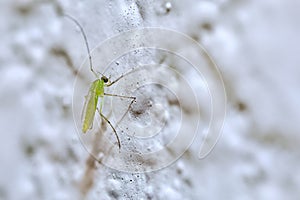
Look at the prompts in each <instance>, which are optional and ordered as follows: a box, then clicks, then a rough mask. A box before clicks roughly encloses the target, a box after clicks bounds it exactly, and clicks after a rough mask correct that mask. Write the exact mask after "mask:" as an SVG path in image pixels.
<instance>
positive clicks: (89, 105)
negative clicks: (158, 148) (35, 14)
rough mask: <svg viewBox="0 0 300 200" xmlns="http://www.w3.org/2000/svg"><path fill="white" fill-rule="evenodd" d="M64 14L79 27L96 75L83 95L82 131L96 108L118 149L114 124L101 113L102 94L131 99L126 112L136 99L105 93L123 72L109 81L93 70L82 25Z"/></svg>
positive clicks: (91, 121) (91, 124)
mask: <svg viewBox="0 0 300 200" xmlns="http://www.w3.org/2000/svg"><path fill="white" fill-rule="evenodd" d="M64 16H65V17H67V18H69V19H70V20H71V21H73V22H74V23H75V24H76V25H77V26H78V27H79V29H80V32H81V34H82V36H83V39H84V41H85V45H86V48H87V52H88V56H89V63H90V70H91V72H92V73H93V74H94V75H95V77H96V80H95V81H93V82H92V84H91V86H90V88H89V91H88V94H87V95H86V96H85V103H84V107H83V110H82V132H83V133H86V132H87V131H88V130H89V129H91V128H92V126H93V122H94V117H95V112H96V110H97V111H98V113H99V115H100V116H101V118H102V119H103V120H105V121H106V122H107V123H108V124H109V125H110V127H111V128H112V130H113V132H114V133H115V136H116V138H117V141H118V146H119V149H120V148H121V142H120V139H119V136H118V134H117V131H116V129H115V128H114V126H113V125H112V123H111V122H110V121H109V120H108V118H107V117H106V116H104V115H103V113H102V107H103V102H104V96H112V97H119V98H127V99H131V103H130V104H129V107H128V109H127V112H128V110H129V108H130V106H131V105H132V104H133V102H134V101H135V100H136V97H131V96H123V95H117V94H108V93H105V90H104V88H105V87H109V86H112V85H113V84H114V83H116V82H118V81H119V80H120V79H121V78H123V77H124V74H122V75H121V76H120V77H119V78H117V79H116V80H114V81H110V80H109V78H107V77H106V76H105V75H104V74H102V73H100V72H95V70H94V68H93V64H92V57H91V53H90V48H89V44H88V41H87V37H86V34H85V32H84V30H83V28H82V26H81V25H80V23H79V22H78V21H77V20H76V19H75V18H73V17H72V16H70V15H67V14H64ZM99 75H100V76H99ZM99 97H100V108H99V107H98V100H99ZM125 114H126V113H125Z"/></svg>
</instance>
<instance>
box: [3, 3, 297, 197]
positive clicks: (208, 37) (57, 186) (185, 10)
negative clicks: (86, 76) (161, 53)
mask: <svg viewBox="0 0 300 200" xmlns="http://www.w3.org/2000/svg"><path fill="white" fill-rule="evenodd" d="M299 9H300V2H298V1H279V0H265V1H259V0H252V1H250V0H200V1H196V0H186V1H179V0H176V1H165V0H158V1H154V0H149V1H133V0H115V1H111V0H102V1H84V0H76V1H69V0H67V1H63V2H60V1H56V0H41V1H38V0H14V1H9V0H2V1H1V2H0V16H1V17H0V34H1V35H0V36H1V37H0V38H1V39H0V40H1V46H0V48H1V54H0V74H1V78H0V111H1V115H0V131H1V136H2V138H1V140H0V162H1V167H0V169H1V170H0V199H195V200H198V199H228V200H229V199H230V200H233V199H239V200H248V199H249V200H250V199H272V200H275V199H278V200H281V199H295V200H296V199H299V197H300V190H299V188H300V172H299V164H300V151H299V145H300V136H299V130H300V125H299V119H300V106H299V102H300V93H299V89H300V88H299V85H300V68H299V66H298V65H299V63H300V57H299V56H298V55H297V53H298V52H300V51H299V50H300V48H299V46H298V44H300V37H299V35H300V26H299V18H300V13H299ZM62 13H68V14H70V15H72V16H74V17H75V18H76V19H77V20H78V21H79V22H80V23H81V24H82V26H83V27H84V29H85V30H86V33H87V35H88V40H89V42H90V46H91V48H94V47H96V46H97V45H98V44H99V43H100V42H102V41H104V40H105V39H107V38H109V37H110V36H112V35H115V34H117V33H122V32H124V31H128V30H131V29H134V28H141V27H163V28H168V29H172V30H176V31H179V32H182V33H184V34H187V35H188V36H190V37H191V38H193V39H194V40H196V41H197V42H199V43H200V44H202V45H203V46H204V47H205V48H206V49H207V51H208V52H209V54H210V55H211V56H212V58H213V60H214V61H215V62H216V63H217V65H218V66H219V70H220V71H221V74H222V77H223V81H224V84H225V88H226V94H227V116H226V121H225V124H224V128H223V133H222V136H221V138H220V140H219V142H218V144H217V146H216V147H215V148H214V150H213V151H212V152H211V154H209V156H207V157H206V158H205V159H202V160H199V159H198V158H197V152H196V150H193V149H191V150H189V151H187V152H186V153H185V154H184V155H183V156H182V157H181V158H180V159H179V160H177V161H176V162H174V163H173V164H172V165H171V166H169V167H167V168H164V169H162V170H159V171H155V172H151V173H141V174H138V173H126V172H119V171H116V170H113V169H109V168H107V167H105V166H103V165H101V164H99V163H96V162H94V161H93V160H92V159H91V158H90V157H89V155H88V153H87V152H86V151H85V149H84V148H83V147H82V145H81V143H80V141H79V139H78V137H77V134H76V129H75V125H74V122H73V116H72V94H73V86H74V80H75V75H76V74H77V70H78V67H79V66H80V65H81V63H82V62H83V60H84V59H85V58H86V56H87V55H86V49H85V46H84V42H83V40H82V38H81V35H80V32H79V31H78V29H76V27H75V26H74V24H72V23H70V21H68V20H66V19H65V18H64V17H63V16H62Z"/></svg>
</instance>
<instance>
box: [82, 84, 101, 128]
mask: <svg viewBox="0 0 300 200" xmlns="http://www.w3.org/2000/svg"><path fill="white" fill-rule="evenodd" d="M103 95H104V86H103V81H101V80H99V79H97V80H95V81H94V82H93V83H92V85H91V86H90V89H89V93H88V95H87V96H86V97H85V98H86V102H85V105H84V109H83V116H82V117H83V124H82V132H83V133H86V132H87V130H88V129H90V128H92V125H93V122H94V117H95V112H96V109H97V104H98V97H99V96H103Z"/></svg>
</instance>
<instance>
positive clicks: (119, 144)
mask: <svg viewBox="0 0 300 200" xmlns="http://www.w3.org/2000/svg"><path fill="white" fill-rule="evenodd" d="M97 111H98V113H99V115H100V116H101V117H102V118H103V119H104V120H105V121H106V122H107V123H108V124H109V125H110V127H111V128H112V130H113V131H114V133H115V135H116V138H117V140H118V146H119V149H121V142H120V139H119V136H118V134H117V131H116V129H115V128H114V127H113V125H112V124H111V123H110V121H109V120H108V119H107V118H106V117H105V116H104V115H103V114H102V113H101V112H100V111H99V109H98V108H97Z"/></svg>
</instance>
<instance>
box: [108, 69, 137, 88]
mask: <svg viewBox="0 0 300 200" xmlns="http://www.w3.org/2000/svg"><path fill="white" fill-rule="evenodd" d="M135 71H136V69H132V70H131V71H129V72H127V73H125V74H122V75H121V76H120V77H119V78H117V79H116V80H114V81H112V82H111V83H109V84H107V85H106V86H107V87H109V86H111V85H113V84H115V83H116V82H118V81H119V80H120V79H121V78H123V77H124V76H127V75H128V74H131V73H133V72H135Z"/></svg>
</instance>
